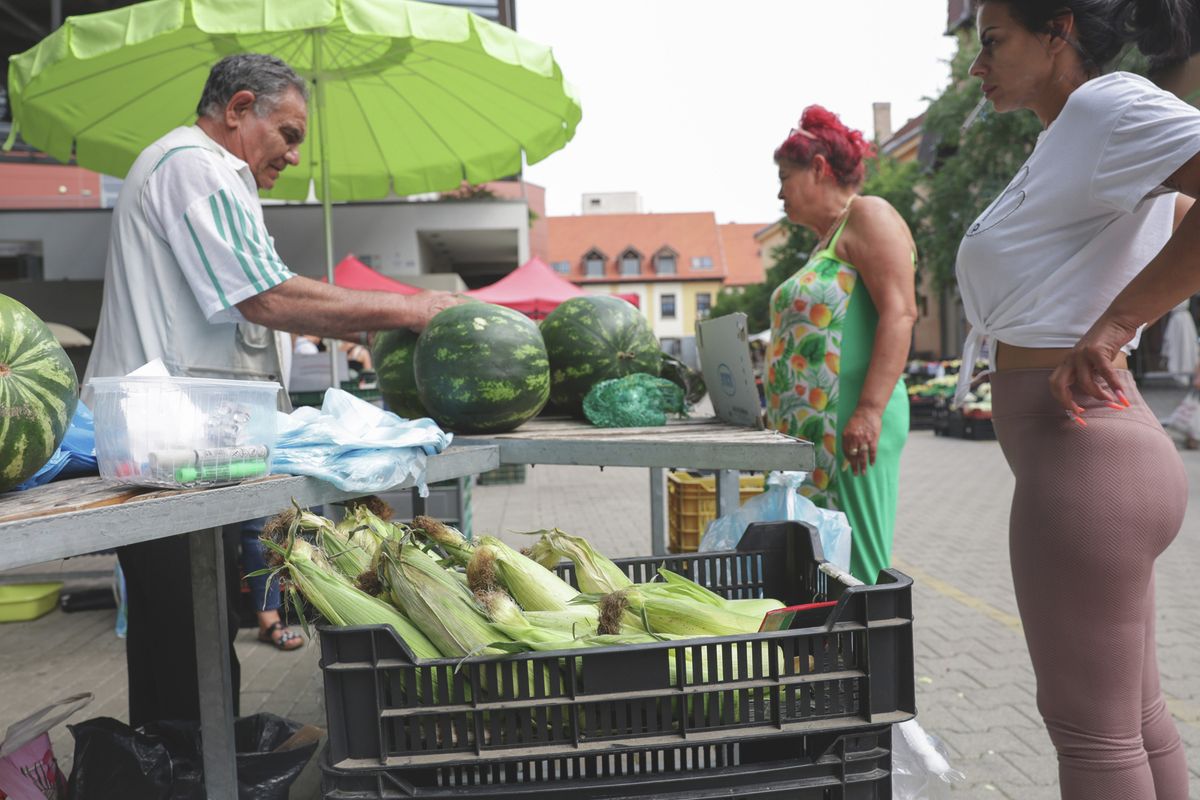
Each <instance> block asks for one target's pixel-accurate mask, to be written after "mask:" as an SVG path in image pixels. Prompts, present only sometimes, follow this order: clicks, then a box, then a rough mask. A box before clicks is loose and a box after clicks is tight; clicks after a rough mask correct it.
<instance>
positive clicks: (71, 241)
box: [0, 201, 529, 281]
mask: <svg viewBox="0 0 1200 800" xmlns="http://www.w3.org/2000/svg"><path fill="white" fill-rule="evenodd" d="M263 211H264V215H265V217H266V221H267V230H269V231H270V232H271V235H272V236H273V237H274V238H275V247H276V249H277V250H278V251H279V255H280V257H281V258H282V259H283V261H284V263H285V264H287V265H288V266H289V267H290V268H291V269H292V270H293V271H295V272H297V273H299V274H301V275H309V276H313V277H320V276H322V275H324V274H325V239H324V235H325V234H324V225H323V222H322V216H321V207H320V206H299V205H271V206H266V207H265V208H264V209H263ZM111 219H112V212H111V211H110V210H108V209H94V210H80V211H0V242H3V241H18V242H24V241H32V242H41V244H42V257H43V267H42V277H43V280H46V281H56V280H96V281H98V280H103V278H104V261H105V258H106V256H107V251H108V231H109V226H110V222H111ZM528 221H529V218H528V214H527V212H526V207H525V205H524V203H519V202H506V201H485V202H480V203H379V204H354V205H341V206H334V208H333V242H334V246H333V253H334V259H335V261H336V260H340V259H341V258H342V257H343V256H344V255H345V254H346V253H348V252H354V253H356V254H358V255H360V256H362V255H365V256H367V257H368V259H369V260H370V261H371V262H372V265H373V266H374V267H375V268H376V269H379V270H380V271H381V272H383V273H384V274H387V275H391V276H393V277H396V278H399V279H401V280H403V279H404V278H405V277H406V276H414V275H417V274H420V273H424V272H433V271H434V269H433V266H434V265H433V264H432V263H431V261H432V258H433V257H432V254H431V252H430V251H429V250H428V249H425V248H422V245H421V243H420V241H419V237H418V235H417V234H418V233H419V232H420V231H421V230H424V229H435V230H439V231H454V230H464V231H467V230H490V231H496V232H497V233H498V234H499V235H501V236H502V237H505V238H511V240H512V243H513V244H514V245H515V252H516V261H515V263H514V264H513V267H516V266H518V265H519V264H522V263H524V262H525V261H526V260H528V258H529V225H528ZM376 259H378V260H376Z"/></svg>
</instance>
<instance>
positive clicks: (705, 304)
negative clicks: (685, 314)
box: [696, 292, 712, 319]
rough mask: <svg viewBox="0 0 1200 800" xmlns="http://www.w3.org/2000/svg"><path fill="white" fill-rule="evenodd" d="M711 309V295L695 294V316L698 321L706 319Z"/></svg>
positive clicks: (707, 293) (705, 293) (706, 293)
mask: <svg viewBox="0 0 1200 800" xmlns="http://www.w3.org/2000/svg"><path fill="white" fill-rule="evenodd" d="M711 309H712V294H711V293H709V292H697V293H696V316H697V317H699V318H700V319H707V317H708V312H709V310H711Z"/></svg>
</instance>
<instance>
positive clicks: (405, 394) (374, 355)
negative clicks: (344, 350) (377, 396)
mask: <svg viewBox="0 0 1200 800" xmlns="http://www.w3.org/2000/svg"><path fill="white" fill-rule="evenodd" d="M417 337H418V334H416V333H414V332H412V331H410V330H409V329H408V328H399V329H397V330H393V331H382V332H380V333H379V334H378V335H376V336H375V341H374V343H372V345H371V363H372V364H374V365H375V375H376V376H377V377H378V379H379V391H380V393H381V394H382V395H383V399H384V402H386V403H387V404H388V408H390V409H391V410H392V411H395V412H396V413H397V414H399V415H400V416H402V417H405V418H407V419H418V418H419V417H427V416H429V412H428V411H426V410H425V406H423V405H421V395H420V393H419V392H418V391H417V374H416V372H415V371H414V370H413V355H414V353H415V351H416V349H417Z"/></svg>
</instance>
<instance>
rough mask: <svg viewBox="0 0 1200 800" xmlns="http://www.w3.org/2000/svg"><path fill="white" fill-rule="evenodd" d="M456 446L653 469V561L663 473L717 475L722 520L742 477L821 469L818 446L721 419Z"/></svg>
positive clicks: (590, 428) (661, 520)
mask: <svg viewBox="0 0 1200 800" xmlns="http://www.w3.org/2000/svg"><path fill="white" fill-rule="evenodd" d="M454 443H455V445H457V446H465V445H488V446H496V447H499V448H500V463H501V464H577V465H586V466H595V467H649V468H650V530H651V537H652V541H651V546H652V550H653V554H654V555H663V554H664V553H666V552H667V542H666V537H665V531H666V524H665V523H666V514H665V503H664V486H663V470H664V469H665V468H670V467H676V468H687V469H707V470H716V472H717V515H718V516H723V515H725V514H727V513H730V512H731V511H733V510H734V509H736V508H737V507H738V504H739V500H740V493H739V489H740V482H739V477H738V472H739V471H741V470H747V471H753V472H764V471H768V470H800V471H804V472H811V471H812V469H813V467H814V466H815V464H816V461H815V455H814V453H813V445H812V442H807V441H804V440H803V439H796V438H793V437H791V436H787V435H786V434H782V433H779V432H778V431H772V430H755V429H754V428H743V427H739V426H737V425H731V424H729V423H727V422H722V421H721V420H719V419H717V418H716V417H693V418H691V419H682V420H669V421H668V422H667V424H666V425H664V426H660V427H656V428H597V427H595V426H594V425H591V424H589V423H587V422H581V421H579V420H574V419H566V418H553V417H550V418H538V419H534V420H530V421H529V422H526V423H525V424H524V425H522V426H521V427H520V428H518V429H517V430H515V431H512V432H510V433H499V434H490V435H487V436H456V437H455V439H454Z"/></svg>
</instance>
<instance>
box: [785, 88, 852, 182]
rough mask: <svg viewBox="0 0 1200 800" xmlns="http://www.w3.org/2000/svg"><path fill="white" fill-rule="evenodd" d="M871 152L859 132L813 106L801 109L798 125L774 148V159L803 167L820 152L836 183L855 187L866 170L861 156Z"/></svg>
mask: <svg viewBox="0 0 1200 800" xmlns="http://www.w3.org/2000/svg"><path fill="white" fill-rule="evenodd" d="M874 152H875V148H874V147H873V146H872V145H871V143H870V142H868V141H867V140H866V137H864V136H863V134H862V131H856V130H851V129H850V128H847V127H846V125H845V124H844V123H843V122H842V121H841V120H840V119H839V118H838V115H837V114H834V113H833V112H832V111H829V110H828V109H826V108H823V107H821V106H816V105H813V106H809V107H808V108H806V109H804V113H803V114H801V115H800V125H799V127H798V128H796V129H793V130H792V132H791V134H790V135H789V136H788V138H787V139H785V140H784V142H783V144H781V145H779V147H778V148H777V149H776V150H775V161H776V162H781V161H786V162H788V163H789V164H795V165H796V166H798V167H807V166H808V165H809V164H811V163H812V160H813V157H814V156H817V155H821V156H824V157H825V160H826V161H827V162H828V163H829V168H830V169H831V170H833V176H834V177H835V178H837V182H838V183H839V184H841V185H842V186H858V185H859V184H860V183H862V181H863V175H864V174H865V172H866V166H865V165H864V164H863V159H864V158H867V157H868V156H870V155H872V154H873V153H874Z"/></svg>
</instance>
